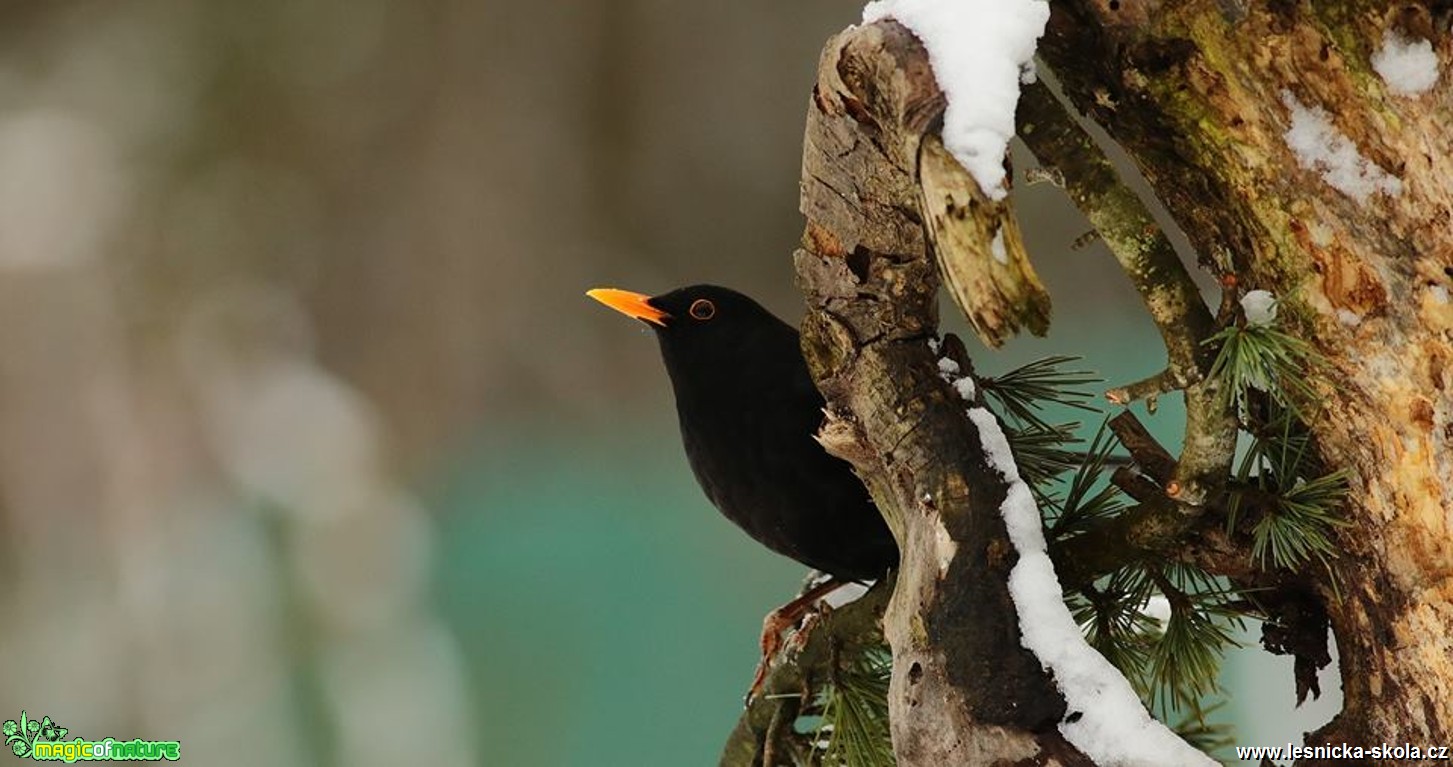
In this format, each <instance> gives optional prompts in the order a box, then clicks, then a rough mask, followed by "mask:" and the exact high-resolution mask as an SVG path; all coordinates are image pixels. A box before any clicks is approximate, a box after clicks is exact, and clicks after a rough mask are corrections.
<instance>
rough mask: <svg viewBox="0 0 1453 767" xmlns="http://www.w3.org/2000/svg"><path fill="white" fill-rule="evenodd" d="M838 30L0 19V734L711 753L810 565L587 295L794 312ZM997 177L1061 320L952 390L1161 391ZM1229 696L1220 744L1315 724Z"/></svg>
mask: <svg viewBox="0 0 1453 767" xmlns="http://www.w3.org/2000/svg"><path fill="white" fill-rule="evenodd" d="M859 8H860V6H859V5H857V4H854V3H849V2H840V1H836V0H834V1H832V2H829V1H828V0H797V2H793V3H791V4H789V5H787V6H783V5H782V4H780V3H769V2H765V0H744V1H743V2H737V3H731V4H710V3H708V4H699V3H698V4H679V3H668V2H658V1H651V0H626V1H625V2H616V3H609V4H604V3H595V2H591V1H590V0H543V1H542V2H536V3H500V2H464V1H463V0H413V1H412V2H403V1H402V0H350V2H346V3H344V2H332V3H327V2H306V1H304V2H299V1H298V0H256V1H255V2H248V3H220V2H211V3H203V2H195V1H194V0H135V1H132V2H116V0H106V1H104V2H103V1H101V0H96V1H90V0H50V1H49V2H44V3H35V2H0V534H3V543H0V573H3V576H4V578H5V581H4V582H5V585H6V588H4V589H3V590H0V608H3V614H4V615H6V616H8V617H7V619H6V620H5V621H3V624H0V650H3V653H4V656H3V657H4V658H5V659H6V663H5V664H3V666H0V704H3V710H0V718H15V717H17V716H18V714H19V712H20V710H21V709H25V710H26V711H27V712H28V713H29V714H30V715H32V716H33V717H37V718H38V717H39V716H41V715H46V716H50V717H51V718H52V719H54V720H56V721H57V722H59V723H61V724H62V725H64V726H67V727H69V728H70V730H71V735H72V736H82V737H87V738H92V739H99V738H103V737H106V736H113V737H118V738H126V739H130V738H133V737H139V738H146V739H158V740H171V739H176V740H180V741H181V742H182V754H183V758H184V760H186V761H188V762H192V763H196V764H206V765H257V764H266V765H278V766H281V767H285V766H287V765H397V764H403V763H410V764H421V765H423V764H427V765H618V764H619V765H626V764H629V765H689V764H707V763H712V762H713V761H714V759H715V757H716V755H717V750H718V748H719V747H720V744H721V743H722V741H723V739H724V738H725V736H726V734H727V732H728V731H729V729H730V727H731V724H732V722H733V721H734V719H735V717H736V715H737V713H738V712H739V711H740V700H741V695H742V693H743V691H744V689H745V687H746V684H747V682H748V681H749V679H750V675H751V670H752V666H753V663H754V662H755V656H756V635H757V631H758V628H759V626H760V620H761V617H762V615H763V614H764V613H765V612H766V611H767V610H769V609H770V608H771V607H773V606H775V605H776V604H778V603H780V602H782V601H784V600H785V599H786V598H787V597H789V596H790V595H791V594H792V592H793V591H794V589H795V588H796V587H797V585H798V582H799V579H800V577H801V576H802V575H803V572H802V570H801V568H799V567H797V566H795V565H793V564H792V563H789V562H787V561H786V560H783V559H781V558H778V557H776V556H774V555H772V554H770V553H768V552H767V551H765V550H764V549H761V548H760V547H758V546H757V545H755V544H753V543H752V542H750V541H749V540H748V539H747V538H746V537H745V536H743V535H741V534H740V533H738V532H737V531H736V530H735V529H733V528H731V527H730V526H729V524H728V523H727V522H725V521H724V520H722V519H721V518H720V517H719V516H718V515H717V514H716V513H715V511H714V510H712V509H711V508H710V507H709V506H708V505H707V503H706V501H705V500H704V498H702V496H701V495H700V493H699V491H698V490H697V489H696V487H695V485H694V483H693V481H692V479H691V475H690V472H689V470H688V469H687V467H686V464H685V461H684V460H683V456H682V455H681V451H680V447H679V442H678V437H677V435H676V431H675V422H674V410H673V408H672V405H671V400H670V391H669V388H668V386H667V382H666V378H665V376H664V374H663V371H662V369H661V366H660V363H659V360H658V358H657V351H656V345H655V342H654V340H653V339H652V338H651V337H650V335H649V334H648V333H647V332H645V331H644V330H642V329H641V328H640V327H639V326H638V323H632V322H629V321H626V320H624V319H623V318H621V317H620V316H618V315H615V314H614V313H611V312H609V311H606V310H604V309H603V308H602V307H600V306H598V305H595V304H594V303H593V302H590V301H588V300H586V299H585V298H584V296H583V293H584V291H585V290H586V289H588V288H591V287H595V286H603V285H605V286H618V287H624V288H630V289H636V290H640V291H643V292H648V293H655V292H661V291H664V290H666V289H668V288H671V287H675V286H678V285H682V284H687V283H694V282H717V283H721V284H726V285H730V286H733V287H737V288H739V289H741V290H744V291H746V292H748V293H751V294H753V295H754V296H756V297H758V298H759V299H760V300H761V301H762V302H763V303H765V304H766V305H768V306H769V307H770V308H772V309H774V310H775V311H777V312H778V313H779V314H781V315H782V316H784V317H787V318H789V319H791V320H792V321H795V320H796V319H797V317H798V316H800V301H799V299H798V297H797V294H796V292H795V289H794V287H793V285H792V272H791V260H790V254H791V250H792V248H793V246H794V244H795V242H796V240H797V238H798V236H799V234H800V232H801V226H802V222H801V218H800V216H799V215H798V214H797V212H796V194H797V176H798V160H799V155H800V137H801V132H802V117H803V114H804V109H805V104H806V100H807V96H808V93H809V90H810V88H811V83H812V77H813V72H814V70H815V66H816V60H817V56H818V52H819V50H820V47H821V45H822V43H823V41H824V40H825V39H826V38H827V37H828V35H830V34H832V33H833V32H835V31H837V30H839V29H841V28H842V27H843V26H845V25H847V24H848V23H851V22H853V21H855V20H856V19H857V16H858V14H859ZM1020 160H1021V162H1020V165H1021V167H1022V166H1024V165H1026V164H1027V159H1026V158H1020ZM1016 195H1017V198H1018V201H1019V206H1020V210H1021V211H1022V213H1023V215H1024V216H1025V218H1026V223H1025V231H1026V234H1027V238H1028V245H1029V248H1030V252H1031V253H1032V254H1033V255H1034V256H1035V258H1036V259H1037V263H1038V266H1039V268H1040V269H1041V273H1042V275H1043V276H1044V279H1045V282H1046V284H1047V285H1048V287H1049V288H1050V291H1051V293H1052V295H1053V297H1054V300H1055V302H1056V303H1055V311H1056V322H1057V324H1056V326H1055V329H1054V331H1053V332H1052V333H1051V335H1050V337H1049V338H1047V339H1042V340H1041V339H1032V340H1025V341H1018V342H1015V343H1013V344H1011V345H1010V347H1009V348H1008V349H1006V350H1002V351H998V352H994V353H989V352H987V351H981V353H980V354H979V367H980V369H981V370H982V371H984V372H989V373H993V372H996V371H1002V370H1005V369H1007V368H1009V367H1012V366H1014V365H1016V364H1020V363H1022V362H1025V361H1028V360H1030V359H1033V358H1035V357H1038V356H1042V355H1044V354H1049V353H1064V354H1078V355H1082V356H1084V357H1085V358H1086V360H1085V363H1084V365H1085V366H1086V367H1089V368H1092V369H1095V370H1098V371H1100V372H1102V373H1103V374H1104V375H1105V376H1106V377H1107V378H1109V379H1112V380H1113V381H1117V382H1119V381H1124V380H1130V379H1133V378H1138V377H1141V376H1144V375H1148V374H1150V373H1152V372H1154V371H1156V370H1157V369H1158V368H1159V367H1160V366H1161V365H1162V363H1163V352H1162V351H1161V348H1160V345H1159V340H1158V338H1157V337H1156V336H1155V333H1154V331H1153V328H1152V327H1151V325H1150V324H1149V322H1148V321H1147V320H1146V319H1145V317H1144V314H1143V312H1142V311H1141V309H1140V306H1139V303H1138V301H1137V300H1136V298H1135V296H1134V294H1133V292H1132V291H1131V290H1130V288H1129V286H1128V284H1127V282H1126V281H1125V279H1124V278H1123V277H1122V276H1121V275H1120V274H1119V273H1118V271H1117V269H1116V268H1115V266H1114V263H1113V261H1112V260H1111V259H1110V258H1109V257H1108V255H1107V254H1106V253H1105V252H1104V250H1103V248H1102V247H1101V246H1100V245H1098V244H1092V245H1089V246H1085V247H1080V248H1075V247H1072V243H1073V242H1074V241H1075V240H1076V238H1078V237H1079V236H1080V235H1081V234H1083V233H1085V231H1086V230H1087V229H1088V226H1087V225H1086V224H1085V223H1084V222H1083V220H1081V219H1079V218H1078V216H1077V215H1076V214H1075V213H1074V211H1073V210H1072V209H1071V208H1070V207H1069V206H1068V205H1067V204H1066V202H1065V201H1064V199H1063V197H1062V196H1061V195H1060V193H1059V192H1058V191H1057V190H1056V189H1054V188H1052V187H1050V186H1048V185H1043V184H1041V185H1025V184H1021V186H1020V188H1019V189H1018V190H1017V191H1016ZM945 314H946V316H951V314H952V313H951V312H948V311H946V312H945ZM958 327H961V325H959V326H958ZM1180 417H1181V413H1180V410H1179V409H1178V407H1176V404H1175V403H1174V402H1165V403H1163V404H1162V407H1161V409H1160V410H1159V412H1158V413H1157V414H1156V415H1154V416H1148V417H1147V420H1148V421H1149V422H1150V423H1151V425H1152V427H1153V428H1154V429H1156V430H1157V433H1158V434H1159V435H1160V436H1161V437H1162V438H1163V439H1165V440H1166V441H1167V442H1169V443H1170V444H1173V445H1174V444H1178V439H1179V436H1178V429H1179V424H1180ZM1091 426H1093V424H1091ZM1254 636H1255V627H1253V632H1252V634H1251V637H1252V638H1254ZM1226 676H1227V684H1228V686H1230V687H1231V688H1232V689H1234V690H1236V691H1237V694H1236V697H1235V700H1234V705H1233V710H1232V711H1230V712H1229V716H1230V717H1231V718H1233V719H1237V720H1239V721H1240V722H1241V724H1242V728H1241V737H1240V738H1239V741H1240V742H1242V743H1248V744H1267V745H1270V744H1278V743H1285V742H1287V741H1288V740H1292V739H1294V738H1299V733H1300V732H1301V731H1302V730H1305V729H1310V728H1311V727H1313V726H1315V725H1317V724H1319V723H1320V722H1321V721H1324V720H1325V719H1326V718H1327V717H1328V716H1330V713H1331V712H1332V711H1335V701H1332V702H1326V701H1324V702H1323V703H1322V704H1320V706H1319V707H1318V708H1314V709H1312V710H1305V709H1304V710H1303V711H1301V712H1298V714H1297V717H1299V718H1295V719H1293V718H1288V715H1289V712H1290V711H1291V708H1292V704H1291V701H1292V681H1291V669H1290V664H1289V663H1288V662H1283V661H1282V660H1281V659H1273V658H1270V657H1268V656H1265V655H1262V654H1260V653H1257V652H1246V653H1237V654H1235V656H1234V657H1233V660H1232V663H1231V664H1229V666H1228V669H1227V671H1226ZM1324 687H1327V688H1330V690H1331V691H1332V695H1331V696H1329V697H1330V698H1335V691H1336V688H1337V683H1336V681H1335V677H1332V676H1330V675H1327V676H1324Z"/></svg>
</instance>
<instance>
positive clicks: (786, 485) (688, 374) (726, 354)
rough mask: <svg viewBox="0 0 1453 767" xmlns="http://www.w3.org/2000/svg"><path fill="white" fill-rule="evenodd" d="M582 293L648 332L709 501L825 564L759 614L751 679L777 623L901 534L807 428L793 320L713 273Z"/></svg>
mask: <svg viewBox="0 0 1453 767" xmlns="http://www.w3.org/2000/svg"><path fill="white" fill-rule="evenodd" d="M586 295H588V296H590V297H591V298H594V299H595V300H597V301H599V302H601V303H603V304H605V305H606V306H609V307H610V308H612V309H615V310H616V311H618V312H621V313H622V314H625V315H627V316H629V317H634V318H636V319H638V320H641V321H643V322H645V323H647V324H648V325H649V326H650V328H651V329H652V330H654V331H655V332H656V339H657V340H658V341H659V342H660V345H661V357H662V359H663V361H664V362H665V363H666V372H667V373H668V374H669V375H670V377H671V387H672V389H673V390H674V392H675V394H676V414H677V416H678V419H679V421H680V424H681V441H682V442H683V443H684V445H685V447H686V457H687V460H688V462H689V463H690V464H691V470H692V472H693V473H694V474H695V475H696V481H697V483H698V484H700V485H701V489H702V490H703V491H704V492H705V493H706V497H707V498H708V499H709V500H710V501H711V503H712V504H713V505H714V506H716V508H717V509H718V510H720V511H721V513H722V514H723V515H724V516H726V518H727V519H729V520H731V521H732V522H734V523H736V525H737V526H738V527H740V528H742V529H743V530H745V531H746V533H747V534H748V535H750V536H751V537H752V538H754V539H756V540H757V541H758V542H759V543H761V544H762V545H764V546H766V547H767V548H769V549H771V550H773V551H775V552H777V553H779V554H783V555H786V556H788V557H791V558H792V559H795V560H797V561H798V562H801V563H802V564H804V565H807V566H808V567H811V568H814V569H817V570H821V571H823V572H824V573H827V574H829V575H830V576H832V578H831V579H830V580H828V581H827V582H825V583H823V584H819V585H818V586H817V587H815V588H813V589H810V590H809V591H808V592H806V593H804V594H803V595H802V596H800V597H799V598H798V599H796V600H794V601H793V602H790V603H788V604H787V605H785V606H783V607H782V608H779V609H778V610H776V611H774V612H773V613H772V614H770V615H768V616H767V620H766V621H764V624H763V633H762V650H763V654H764V658H763V661H764V664H763V665H762V666H759V667H758V679H757V680H756V681H754V683H753V689H754V691H755V689H756V688H757V686H758V685H759V684H760V682H761V677H762V673H763V672H764V671H765V663H766V662H767V661H768V660H769V658H768V656H770V655H771V654H772V653H773V651H774V650H775V648H776V645H777V642H778V640H777V635H778V633H779V632H780V631H781V629H783V628H786V627H787V626H790V625H792V624H793V623H795V622H796V620H797V618H798V617H800V616H801V614H802V613H803V612H804V611H805V610H806V609H807V607H808V606H810V605H811V603H812V602H813V601H815V600H816V599H817V598H819V597H821V596H822V595H823V594H825V593H827V592H828V591H831V590H832V589H833V588H835V587H836V586H838V585H841V584H842V583H845V582H849V581H859V580H869V579H874V578H879V577H881V576H882V575H883V574H884V573H885V572H886V571H887V570H888V569H889V568H891V567H894V566H895V565H897V563H898V547H897V544H896V543H895V542H894V540H893V535H892V533H890V532H889V530H888V526H887V524H886V523H884V521H883V517H882V515H881V514H879V513H878V509H877V507H876V506H874V505H873V500H872V498H871V497H870V496H869V495H868V492H867V490H866V489H864V487H863V484H862V482H860V481H859V480H858V478H857V476H856V475H855V474H854V473H853V470H852V467H851V466H850V465H849V464H848V463H847V462H846V461H843V460H841V459H839V458H835V457H833V456H831V455H828V453H827V451H825V450H824V449H823V448H822V445H820V444H818V442H817V440H816V439H815V435H816V433H817V430H818V427H819V426H820V425H821V424H822V420H823V407H824V404H825V403H824V401H823V398H822V395H821V394H819V393H818V391H817V387H816V386H815V385H814V384H813V382H812V377H811V375H809V374H808V372H807V363H806V362H804V361H803V359H802V350H801V347H800V346H799V342H798V334H797V331H796V330H794V329H793V328H792V326H791V325H788V324H787V323H785V322H783V321H782V320H780V319H778V318H777V317H775V316H773V315H772V313H771V312H769V311H767V310H766V309H764V308H762V306H761V305H760V304H758V303H757V302H756V301H753V300H752V299H750V298H748V297H747V296H744V295H742V294H741V293H738V292H736V291H734V290H729V289H727V288H722V287H717V286H715V285H693V286H691V287H685V288H680V289H677V290H673V291H671V292H669V293H664V294H661V295H659V296H646V295H642V294H639V293H632V292H629V291H625V290H615V289H611V288H599V289H596V290H592V291H589V292H588V293H587V294H586Z"/></svg>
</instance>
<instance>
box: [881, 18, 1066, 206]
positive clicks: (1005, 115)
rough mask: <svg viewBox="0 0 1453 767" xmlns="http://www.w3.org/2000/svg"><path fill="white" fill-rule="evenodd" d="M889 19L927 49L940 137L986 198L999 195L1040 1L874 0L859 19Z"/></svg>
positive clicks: (1040, 26) (1038, 31)
mask: <svg viewBox="0 0 1453 767" xmlns="http://www.w3.org/2000/svg"><path fill="white" fill-rule="evenodd" d="M890 17H891V18H893V19H897V20H898V22H899V23H901V24H902V25H903V26H905V27H908V29H909V30H911V31H912V32H913V34H914V35H916V36H917V37H918V39H919V40H921V41H922V42H923V47H924V48H926V49H927V50H928V60H929V63H930V64H931V65H932V66H933V74H934V78H935V79H937V80H938V86H939V87H940V88H942V89H943V92H944V96H945V97H946V98H947V100H948V106H947V108H946V109H945V110H944V115H943V143H944V146H945V147H947V148H948V150H949V152H950V153H952V154H953V156H954V158H955V159H957V160H958V161H959V164H961V165H963V166H964V168H965V169H967V170H968V171H969V173H970V175H972V176H973V177H974V180H975V181H976V182H978V184H979V188H980V189H982V190H983V192H984V194H985V195H987V196H988V197H989V199H991V200H1002V199H1004V197H1005V196H1006V195H1007V194H1008V190H1007V189H1006V187H1005V177H1004V175H1005V174H1004V155H1005V153H1006V152H1007V151H1008V150H1009V139H1010V138H1013V136H1014V107H1015V105H1017V104H1018V103H1019V84H1020V82H1021V80H1022V79H1023V78H1024V77H1025V73H1026V72H1027V71H1032V70H1030V69H1028V68H1027V67H1031V66H1032V65H1033V61H1034V47H1035V44H1036V42H1038V40H1039V37H1040V35H1042V34H1044V24H1045V22H1047V21H1049V3H1047V2H1045V0H953V1H952V2H950V0H875V2H871V3H868V5H867V6H865V7H864V8H863V23H864V24H870V23H872V22H875V21H878V20H880V19H884V18H890Z"/></svg>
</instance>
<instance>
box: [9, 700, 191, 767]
mask: <svg viewBox="0 0 1453 767" xmlns="http://www.w3.org/2000/svg"><path fill="white" fill-rule="evenodd" d="M4 732H5V745H6V746H7V747H9V748H10V752H11V753H13V754H15V755H16V756H18V757H20V758H21V759H26V758H30V759H34V760H36V761H38V762H65V763H66V764H71V763H74V762H95V761H109V762H130V761H147V762H155V761H160V760H162V759H166V760H168V761H172V762H174V761H176V760H178V759H180V758H181V756H182V754H181V751H182V744H181V743H180V742H178V741H175V740H116V739H115V738H106V739H105V740H86V739H84V738H72V739H71V740H65V737H66V733H68V732H70V730H69V729H68V728H66V727H62V726H60V725H59V724H56V723H55V722H52V721H51V720H50V717H48V716H47V717H42V718H41V719H40V721H36V720H34V719H31V718H30V717H29V716H28V715H27V714H26V713H25V712H24V711H21V712H20V719H19V720H18V721H17V720H15V719H7V720H5V725H4Z"/></svg>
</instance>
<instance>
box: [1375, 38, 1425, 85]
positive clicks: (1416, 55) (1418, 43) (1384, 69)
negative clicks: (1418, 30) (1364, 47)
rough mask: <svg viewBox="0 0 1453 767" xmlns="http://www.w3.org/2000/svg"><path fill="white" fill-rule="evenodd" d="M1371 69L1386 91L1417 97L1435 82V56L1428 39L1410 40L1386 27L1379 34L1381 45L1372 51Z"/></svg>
mask: <svg viewBox="0 0 1453 767" xmlns="http://www.w3.org/2000/svg"><path fill="white" fill-rule="evenodd" d="M1372 68H1373V69H1375V70H1377V73H1378V74H1379V75H1381V76H1382V81H1383V82H1385V83H1387V88H1388V90H1390V91H1392V92H1393V93H1396V94H1398V95H1400V96H1416V95H1418V94H1419V93H1422V92H1424V91H1426V90H1428V89H1429V88H1432V87H1433V83H1436V82H1438V55H1437V54H1436V53H1433V44H1432V43H1430V42H1428V41H1427V40H1413V39H1409V38H1406V37H1403V36H1402V35H1401V34H1399V33H1398V32H1396V31H1394V30H1391V29H1389V30H1388V31H1386V32H1384V33H1382V48H1380V49H1378V51H1377V53H1374V54H1372Z"/></svg>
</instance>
